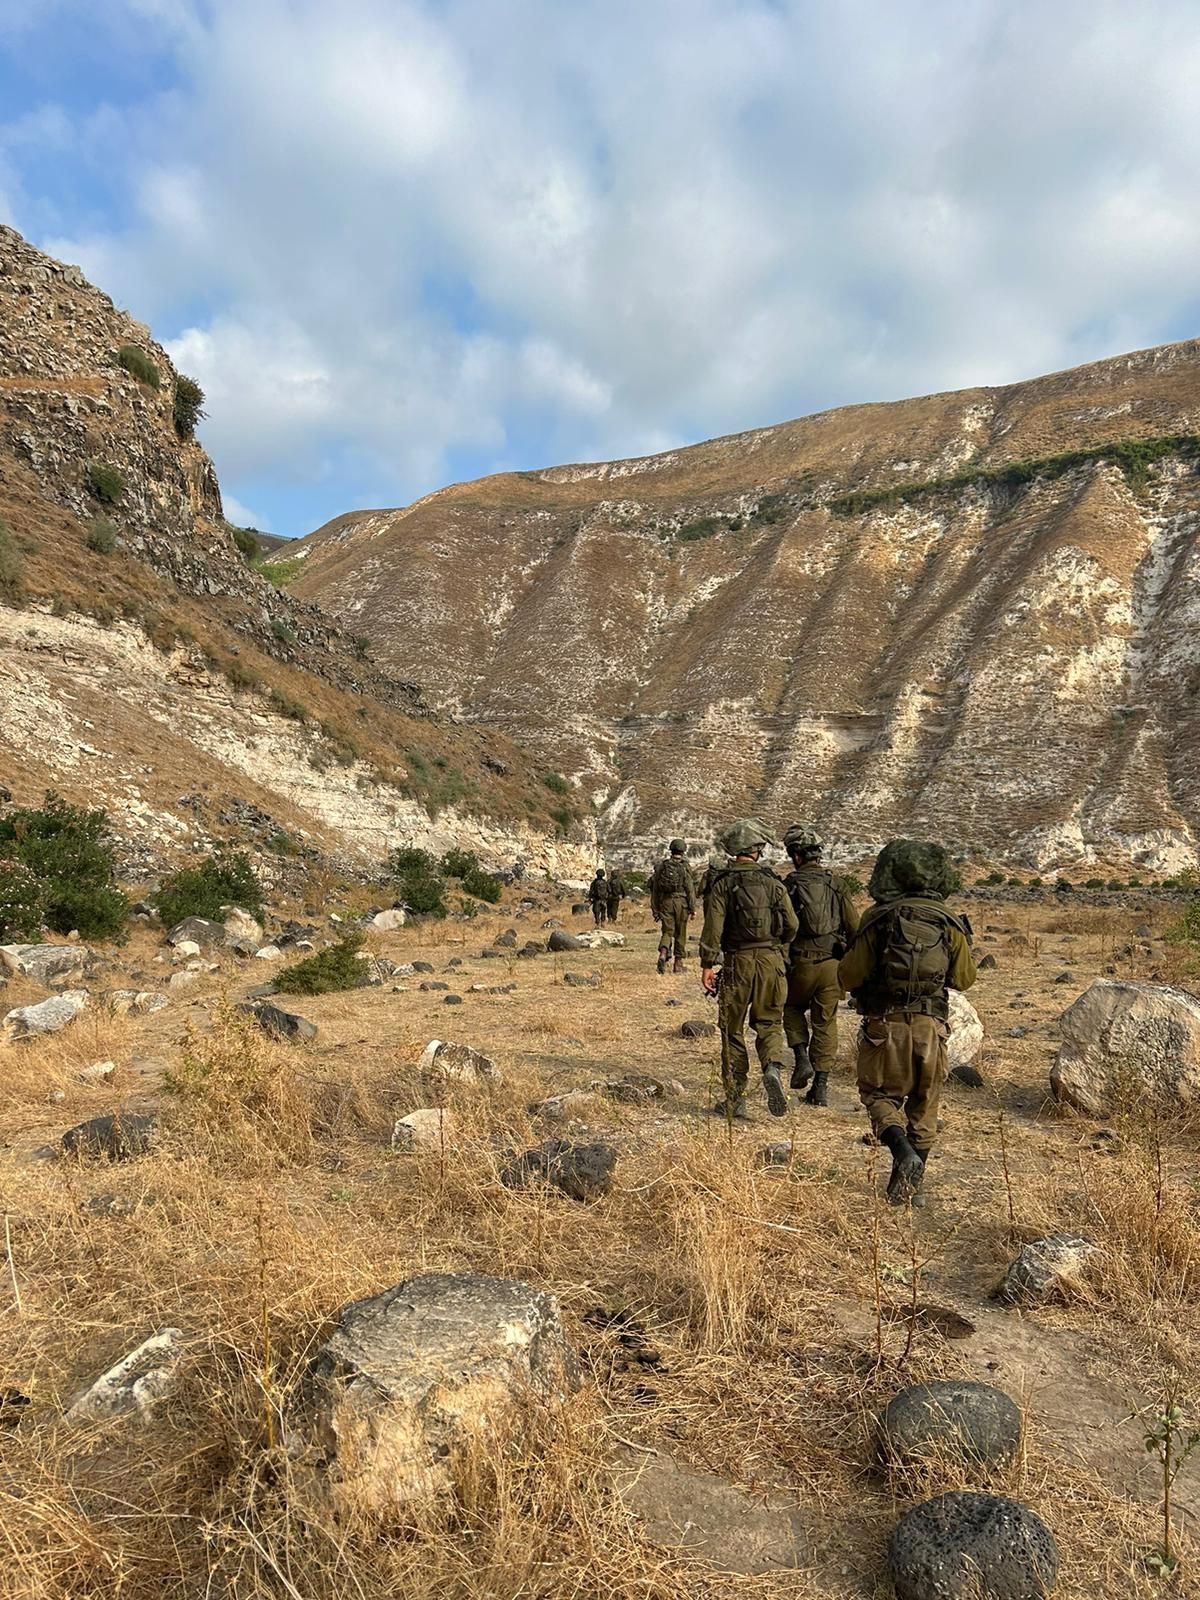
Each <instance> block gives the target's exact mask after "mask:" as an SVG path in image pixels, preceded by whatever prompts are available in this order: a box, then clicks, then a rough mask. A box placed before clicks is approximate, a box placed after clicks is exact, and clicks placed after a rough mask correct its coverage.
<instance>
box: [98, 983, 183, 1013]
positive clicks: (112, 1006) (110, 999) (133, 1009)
mask: <svg viewBox="0 0 1200 1600" xmlns="http://www.w3.org/2000/svg"><path fill="white" fill-rule="evenodd" d="M100 999H101V1002H102V1003H103V1004H104V1005H106V1006H107V1007H108V1009H109V1010H110V1011H111V1012H112V1014H113V1016H115V1017H148V1016H150V1015H151V1013H152V1012H155V1011H162V1010H164V1009H165V1008H166V1007H167V1006H168V1005H170V1001H169V1000H168V999H167V997H166V995H165V994H154V993H152V992H151V991H150V990H148V989H110V990H109V991H108V993H107V994H103V995H101V996H100Z"/></svg>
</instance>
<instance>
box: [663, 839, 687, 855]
mask: <svg viewBox="0 0 1200 1600" xmlns="http://www.w3.org/2000/svg"><path fill="white" fill-rule="evenodd" d="M667 849H668V850H669V851H670V852H671V854H672V855H673V856H685V855H687V845H685V844H684V842H683V840H682V839H672V840H671V842H670V844H669V845H668V846H667Z"/></svg>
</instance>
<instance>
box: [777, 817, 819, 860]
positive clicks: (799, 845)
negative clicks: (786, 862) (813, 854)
mask: <svg viewBox="0 0 1200 1600" xmlns="http://www.w3.org/2000/svg"><path fill="white" fill-rule="evenodd" d="M783 848H784V849H785V850H786V851H787V853H788V855H795V854H796V853H797V852H798V851H800V850H823V849H824V848H825V841H824V840H823V839H822V838H821V835H820V834H819V833H817V832H815V831H814V830H813V829H812V828H806V827H804V826H803V824H801V823H799V822H793V823H792V825H791V827H790V828H789V829H788V831H787V832H786V833H785V834H784V836H783Z"/></svg>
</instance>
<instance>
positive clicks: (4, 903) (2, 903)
mask: <svg viewBox="0 0 1200 1600" xmlns="http://www.w3.org/2000/svg"><path fill="white" fill-rule="evenodd" d="M45 913H46V905H45V897H44V895H43V893H42V885H41V883H40V882H39V880H38V877H37V874H36V873H35V872H31V871H30V869H29V868H28V867H27V866H25V865H24V863H22V862H20V861H12V860H8V861H3V860H0V940H10V941H15V940H27V941H33V940H36V939H37V937H38V935H39V934H40V933H41V931H42V924H43V922H44V920H45Z"/></svg>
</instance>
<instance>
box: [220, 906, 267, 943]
mask: <svg viewBox="0 0 1200 1600" xmlns="http://www.w3.org/2000/svg"><path fill="white" fill-rule="evenodd" d="M221 921H222V923H223V924H224V927H225V937H226V938H227V939H228V940H229V942H230V944H253V945H260V944H261V943H262V942H263V931H262V923H261V922H259V921H257V920H256V919H255V918H254V917H252V916H251V915H250V913H249V912H248V911H243V910H242V908H241V907H240V906H222V907H221Z"/></svg>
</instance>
